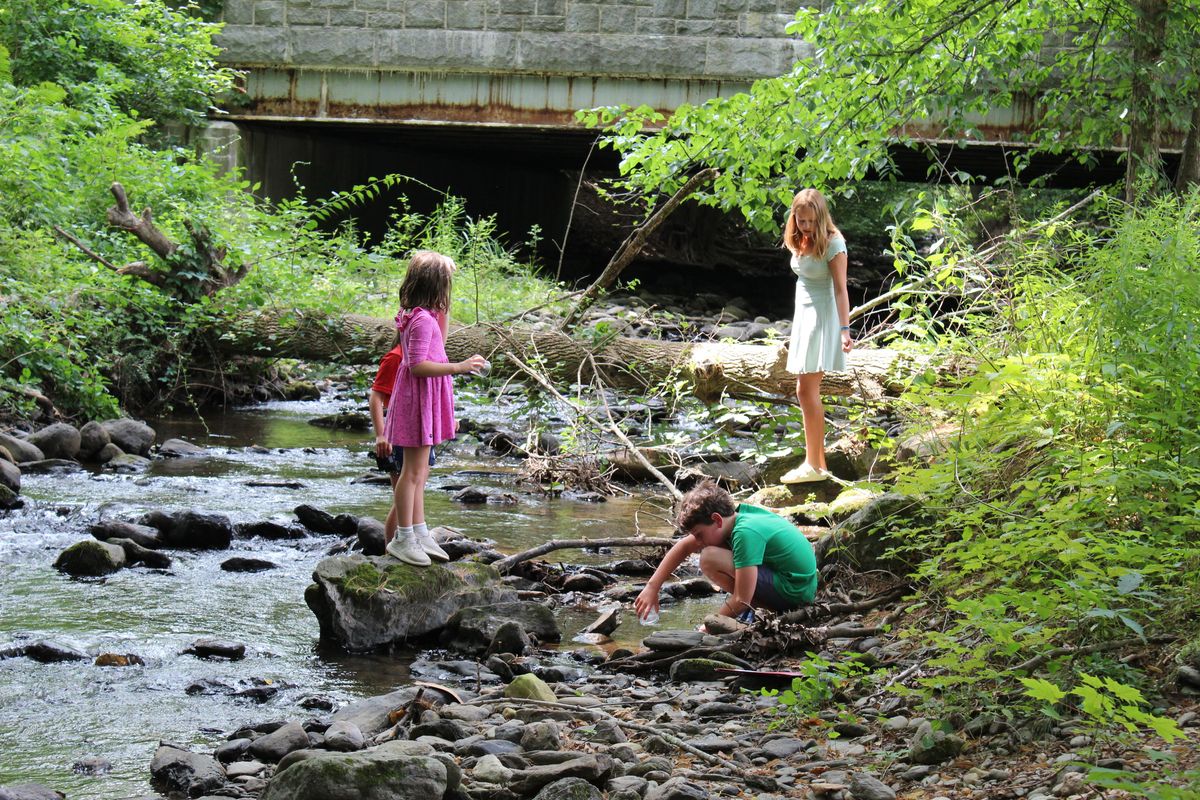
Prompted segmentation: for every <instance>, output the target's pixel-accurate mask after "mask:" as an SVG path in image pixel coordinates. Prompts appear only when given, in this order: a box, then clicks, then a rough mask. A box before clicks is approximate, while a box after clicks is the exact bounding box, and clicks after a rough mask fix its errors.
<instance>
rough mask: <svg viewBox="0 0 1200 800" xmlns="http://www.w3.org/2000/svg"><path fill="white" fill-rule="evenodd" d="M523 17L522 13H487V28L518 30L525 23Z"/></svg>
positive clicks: (491, 29)
mask: <svg viewBox="0 0 1200 800" xmlns="http://www.w3.org/2000/svg"><path fill="white" fill-rule="evenodd" d="M526 19H527V17H525V16H524V15H522V14H491V13H489V14H488V15H487V29H488V30H489V31H519V30H521V28H522V26H523V25H524V24H525V20H526Z"/></svg>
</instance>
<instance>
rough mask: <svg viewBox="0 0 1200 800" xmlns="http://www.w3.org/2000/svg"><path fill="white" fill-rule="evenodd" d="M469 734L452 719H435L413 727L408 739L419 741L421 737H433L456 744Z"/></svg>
mask: <svg viewBox="0 0 1200 800" xmlns="http://www.w3.org/2000/svg"><path fill="white" fill-rule="evenodd" d="M469 735H470V734H469V733H468V732H467V729H466V728H465V727H464V726H463V725H462V724H460V723H458V722H456V721H454V720H452V719H435V720H430V721H428V722H422V723H420V724H419V725H414V726H413V727H412V730H410V731H409V732H408V736H409V738H410V739H420V738H421V737H422V736H434V737H436V738H438V739H444V740H445V741H447V742H457V741H458V740H459V739H465V738H467V736H469Z"/></svg>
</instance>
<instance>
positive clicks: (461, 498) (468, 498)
mask: <svg viewBox="0 0 1200 800" xmlns="http://www.w3.org/2000/svg"><path fill="white" fill-rule="evenodd" d="M450 499H451V500H453V501H454V502H456V503H466V504H467V505H475V504H479V503H486V502H487V501H488V493H487V492H486V491H485V490H483V489H477V488H475V487H474V486H468V487H467V488H465V489H460V490H458V491H457V492H455V493H454V494H452V495H451V496H450Z"/></svg>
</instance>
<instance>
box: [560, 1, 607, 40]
mask: <svg viewBox="0 0 1200 800" xmlns="http://www.w3.org/2000/svg"><path fill="white" fill-rule="evenodd" d="M567 32H568V33H599V32H600V6H599V5H597V4H594V3H571V8H570V9H568V10H567Z"/></svg>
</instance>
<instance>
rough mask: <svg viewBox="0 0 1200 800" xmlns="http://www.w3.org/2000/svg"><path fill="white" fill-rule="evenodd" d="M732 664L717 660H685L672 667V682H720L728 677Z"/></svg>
mask: <svg viewBox="0 0 1200 800" xmlns="http://www.w3.org/2000/svg"><path fill="white" fill-rule="evenodd" d="M730 666H731V665H730V664H728V663H726V662H724V661H718V660H717V659H715V658H683V659H680V660H679V661H676V662H675V663H674V664H672V665H671V680H672V681H674V682H676V683H692V682H696V681H719V680H721V679H723V678H726V677H728V675H729V673H728V672H721V671H720V670H727V669H729V668H730Z"/></svg>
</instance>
